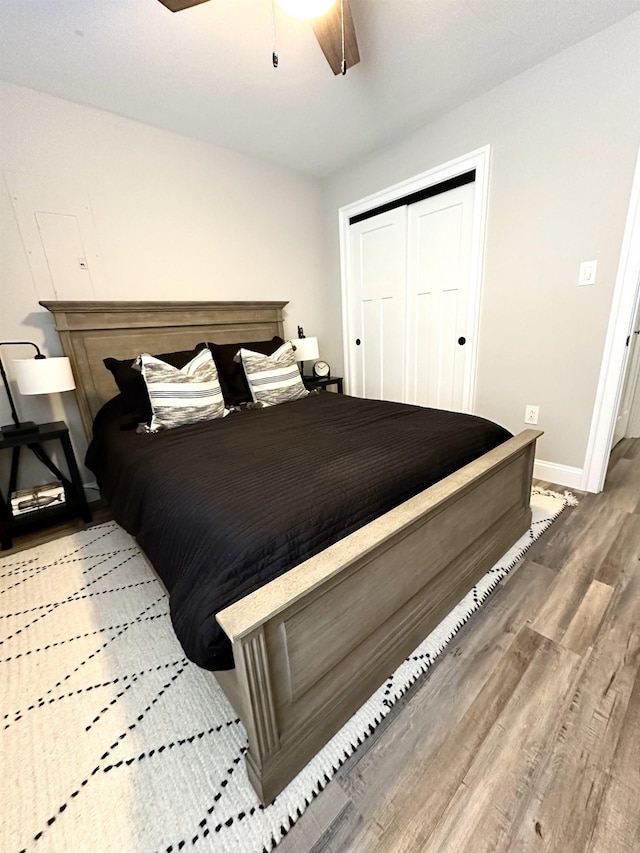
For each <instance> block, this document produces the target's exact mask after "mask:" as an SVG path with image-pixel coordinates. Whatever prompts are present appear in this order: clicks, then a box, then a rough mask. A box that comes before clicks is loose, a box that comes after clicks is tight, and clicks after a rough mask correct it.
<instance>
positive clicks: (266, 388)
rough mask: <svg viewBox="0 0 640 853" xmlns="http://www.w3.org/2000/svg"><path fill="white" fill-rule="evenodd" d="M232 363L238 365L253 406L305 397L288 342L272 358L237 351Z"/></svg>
mask: <svg viewBox="0 0 640 853" xmlns="http://www.w3.org/2000/svg"><path fill="white" fill-rule="evenodd" d="M234 361H241V362H242V367H243V368H244V374H245V376H246V377H247V383H248V385H249V390H250V391H251V397H252V399H253V402H254V403H261V404H262V405H263V406H278V405H279V404H280V403H289V402H290V401H291V400H300V399H301V398H302V397H306V396H308V394H309V392H308V391H307V389H306V388H305V387H304V383H303V381H302V377H301V376H300V368H299V367H298V362H297V361H296V358H295V355H294V349H293V346H292V344H291V341H286V343H284V344H282V346H281V347H278V349H277V350H276V351H275V352H274V353H273V354H272V355H263V354H262V353H259V352H253V350H249V349H240V350H238V352H237V354H236V356H235V358H234Z"/></svg>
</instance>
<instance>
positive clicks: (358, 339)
mask: <svg viewBox="0 0 640 853" xmlns="http://www.w3.org/2000/svg"><path fill="white" fill-rule="evenodd" d="M356 346H357V347H359V346H360V338H356Z"/></svg>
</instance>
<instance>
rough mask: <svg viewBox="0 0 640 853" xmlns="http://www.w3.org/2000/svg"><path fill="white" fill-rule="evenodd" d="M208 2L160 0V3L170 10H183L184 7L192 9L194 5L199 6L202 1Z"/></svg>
mask: <svg viewBox="0 0 640 853" xmlns="http://www.w3.org/2000/svg"><path fill="white" fill-rule="evenodd" d="M206 2H207V0H160V3H162V5H163V6H166V7H167V9H169V11H170V12H181V11H182V10H183V9H190V8H191V7H192V6H199V5H200V3H206Z"/></svg>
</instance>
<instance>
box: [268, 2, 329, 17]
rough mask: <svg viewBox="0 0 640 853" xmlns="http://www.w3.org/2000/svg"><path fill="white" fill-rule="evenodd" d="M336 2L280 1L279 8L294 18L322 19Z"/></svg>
mask: <svg viewBox="0 0 640 853" xmlns="http://www.w3.org/2000/svg"><path fill="white" fill-rule="evenodd" d="M335 4H336V0H278V6H280V8H281V9H282V11H283V12H286V14H287V15H290V16H291V17H292V18H302V19H304V20H307V19H311V18H320V17H321V16H322V15H325V14H326V13H327V12H328V11H329V9H331V7H332V6H335Z"/></svg>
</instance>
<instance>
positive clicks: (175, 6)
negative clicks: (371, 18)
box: [160, 0, 360, 74]
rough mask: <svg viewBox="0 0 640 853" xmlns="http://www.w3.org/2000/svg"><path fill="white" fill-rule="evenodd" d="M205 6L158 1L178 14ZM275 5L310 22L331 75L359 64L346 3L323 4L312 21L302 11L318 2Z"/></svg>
mask: <svg viewBox="0 0 640 853" xmlns="http://www.w3.org/2000/svg"><path fill="white" fill-rule="evenodd" d="M206 2H207V0H160V3H162V5H163V6H166V7H167V9H169V10H170V11H171V12H181V11H182V10H183V9H189V8H191V6H198V5H200V3H206ZM278 4H279V5H280V6H281V7H282V8H283V9H284V11H285V12H287V13H288V14H292V15H294V17H300V18H311V21H312V26H313V31H314V33H315V35H316V38H317V40H318V44H319V45H320V47H321V48H322V52H323V53H324V55H325V58H326V60H327V62H328V63H329V65H330V66H331V70H332V71H333V73H334V74H346V72H347V68H351V67H352V66H353V65H357V63H358V62H360V54H359V52H358V42H357V39H356V31H355V27H354V25H353V18H352V16H351V9H350V8H349V0H325V2H324V3H323V4H322V5H324V8H325V9H326V8H327V6H329V9H328V11H326V12H324V13H323V14H320V15H319V16H318V17H312V15H311V14H308V13H305V8H304V7H305V6H307V7H309V6H313V5H315V6H316V7H317V5H318V2H317V0H316V2H315V4H313V3H309V0H297V2H295V3H294V2H292V0H286V2H285V0H278ZM294 7H299V8H300V9H301V11H299V12H296V11H295V10H294ZM343 35H344V37H343ZM273 64H274V65H277V54H275V52H274V63H273Z"/></svg>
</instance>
